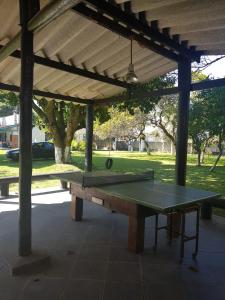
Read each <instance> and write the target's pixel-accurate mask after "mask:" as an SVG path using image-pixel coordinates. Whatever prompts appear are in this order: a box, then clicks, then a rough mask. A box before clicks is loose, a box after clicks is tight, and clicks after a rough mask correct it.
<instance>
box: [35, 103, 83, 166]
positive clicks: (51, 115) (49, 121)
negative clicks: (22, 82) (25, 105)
mask: <svg viewBox="0 0 225 300" xmlns="http://www.w3.org/2000/svg"><path fill="white" fill-rule="evenodd" d="M33 110H34V111H35V113H36V114H37V116H38V118H37V119H36V122H37V124H38V126H39V127H40V128H42V129H44V130H45V131H46V132H47V133H48V134H49V135H50V136H51V138H52V139H53V142H54V145H55V161H56V163H70V162H71V155H70V150H71V142H72V140H73V137H74V133H75V131H76V130H77V129H80V128H81V127H82V125H83V121H84V115H85V113H84V107H83V106H81V105H74V104H73V103H64V102H56V101H54V100H51V101H48V100H46V99H45V98H42V99H40V100H38V101H37V100H34V101H33Z"/></svg>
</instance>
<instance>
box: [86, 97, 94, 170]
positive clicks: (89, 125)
mask: <svg viewBox="0 0 225 300" xmlns="http://www.w3.org/2000/svg"><path fill="white" fill-rule="evenodd" d="M93 122H94V103H92V102H89V103H88V104H87V110H86V152H85V171H88V172H91V171H92V144H93Z"/></svg>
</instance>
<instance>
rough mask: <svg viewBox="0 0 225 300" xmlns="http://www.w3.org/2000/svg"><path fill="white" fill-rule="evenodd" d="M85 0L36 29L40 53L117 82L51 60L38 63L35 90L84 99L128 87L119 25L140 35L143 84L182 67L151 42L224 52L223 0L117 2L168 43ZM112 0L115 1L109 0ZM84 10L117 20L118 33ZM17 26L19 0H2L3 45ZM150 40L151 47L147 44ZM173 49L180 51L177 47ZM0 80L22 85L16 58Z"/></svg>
mask: <svg viewBox="0 0 225 300" xmlns="http://www.w3.org/2000/svg"><path fill="white" fill-rule="evenodd" d="M48 2H50V1H47V0H42V1H41V8H43V7H44V6H45V5H46V4H48ZM84 2H85V3H86V4H87V6H85V5H84V3H81V4H78V6H77V8H76V7H74V8H73V9H71V10H68V11H67V12H65V13H64V14H63V15H61V16H60V17H58V18H57V19H55V20H54V21H53V22H51V23H50V24H48V25H47V26H46V27H45V28H44V29H42V30H40V31H38V32H35V39H34V51H35V55H37V56H38V57H44V58H48V59H50V60H51V61H52V60H53V61H57V62H59V63H61V65H70V66H73V67H76V68H74V69H73V71H74V70H75V69H76V70H77V69H78V68H79V69H82V70H86V71H89V72H88V73H87V74H89V75H91V74H93V75H95V74H96V73H97V74H100V75H101V76H102V77H101V78H103V77H106V78H112V79H114V80H115V79H116V80H115V82H114V83H115V84H110V83H106V82H101V81H98V80H94V79H91V76H89V78H87V77H84V76H80V75H75V74H73V72H72V70H71V71H70V72H69V73H68V72H65V71H63V70H62V68H61V69H60V70H59V69H58V70H56V69H54V68H52V67H49V64H50V63H49V61H48V63H46V64H45V65H43V63H40V62H39V63H36V64H35V72H34V89H36V90H41V91H47V92H52V93H57V94H61V95H68V96H73V97H79V98H84V99H102V98H103V99H104V98H107V97H109V96H112V95H116V94H118V93H120V92H121V91H123V90H124V87H126V83H125V82H124V76H125V74H126V73H127V68H128V64H129V62H130V42H129V38H130V37H125V34H124V33H123V30H122V32H121V34H118V26H120V27H122V29H123V28H124V31H126V30H131V32H132V34H134V35H137V34H138V38H137V39H136V38H135V36H134V43H133V46H134V48H133V61H134V65H135V72H136V73H137V75H138V77H139V80H140V82H146V81H149V80H150V79H153V78H154V77H157V76H159V75H163V74H166V73H167V72H169V71H172V70H174V69H176V68H177V62H176V59H169V58H168V57H167V58H166V57H163V56H161V55H160V54H158V53H155V52H154V49H152V48H151V47H152V46H151V43H152V42H154V43H155V45H156V48H157V47H159V48H160V49H161V48H162V49H165V51H167V52H168V53H169V52H170V51H171V47H169V46H168V43H167V39H166V38H168V39H169V41H172V42H174V43H176V45H178V46H179V47H180V48H179V49H181V50H182V49H185V51H186V52H188V51H189V50H190V51H193V52H196V53H198V52H197V51H198V50H199V51H201V54H205V55H210V54H224V53H225V1H224V0H215V1H211V0H202V1H196V0H152V1H148V0H132V1H124V0H117V1H116V2H117V4H121V5H120V6H115V7H116V8H118V9H121V11H122V12H124V13H130V12H133V13H134V14H132V15H131V16H132V17H133V18H136V19H137V20H138V21H141V24H143V25H147V26H149V28H150V29H152V28H153V33H157V34H158V35H157V37H159V38H160V37H165V43H163V41H162V42H161V43H160V42H158V41H157V40H156V41H155V40H154V39H153V38H152V39H150V38H149V36H148V35H146V33H145V32H144V33H143V32H141V33H140V32H137V27H135V28H132V27H129V28H128V27H127V25H128V24H124V23H123V22H121V19H120V16H118V18H117V20H116V21H115V18H114V19H113V18H112V16H110V17H109V15H107V13H106V11H105V10H104V7H103V8H102V10H101V12H100V11H99V10H96V8H95V3H96V2H99V3H100V2H101V1H84ZM107 3H109V5H112V4H111V2H110V1H109V2H107ZM84 8H87V11H88V10H90V11H93V12H94V13H95V15H96V16H95V17H96V18H99V19H98V20H100V21H102V22H103V21H104V17H106V18H107V19H109V20H111V22H114V24H115V28H113V31H114V32H112V31H110V30H109V29H107V28H105V27H103V26H101V25H98V24H97V23H96V22H93V21H92V20H90V16H92V17H93V15H91V14H90V13H89V15H88V13H86V17H85V16H84V13H83V12H84V11H85V10H84ZM82 9H83V10H82ZM103 13H104V15H103ZM81 14H82V15H81ZM87 15H88V18H87ZM101 17H103V20H102V19H101ZM114 17H115V16H114ZM95 21H97V20H96V19H95ZM18 24H19V8H18V1H16V0H3V1H0V27H1V30H0V45H2V46H3V45H5V44H7V43H8V41H10V40H11V39H13V37H14V36H15V35H16V33H17V32H19V30H20V26H19V25H18ZM134 24H136V23H135V22H134ZM129 26H130V24H129ZM106 27H107V26H106ZM127 28H128V29H127ZM154 30H155V31H154ZM139 35H140V40H139ZM143 38H144V39H146V40H147V43H146V44H144V43H142V39H143ZM137 40H138V41H137ZM140 41H141V42H140ZM148 41H149V45H150V46H149V47H145V46H146V45H148ZM172 42H171V43H172ZM176 45H175V46H176ZM172 46H173V44H172ZM193 46H194V47H193ZM174 48H175V47H174ZM156 52H157V51H156ZM167 52H166V53H167ZM171 53H174V55H179V51H177V50H176V49H173V52H171ZM14 56H16V55H14ZM36 62H38V59H37V61H36ZM47 65H48V66H47ZM90 72H91V73H90ZM78 73H79V72H78ZM106 81H107V80H106ZM0 82H2V83H7V84H12V85H16V86H19V85H20V60H19V59H18V58H15V57H12V56H11V57H8V58H7V59H5V60H4V61H2V62H1V63H0ZM120 83H121V86H119V85H120ZM123 85H124V86H123Z"/></svg>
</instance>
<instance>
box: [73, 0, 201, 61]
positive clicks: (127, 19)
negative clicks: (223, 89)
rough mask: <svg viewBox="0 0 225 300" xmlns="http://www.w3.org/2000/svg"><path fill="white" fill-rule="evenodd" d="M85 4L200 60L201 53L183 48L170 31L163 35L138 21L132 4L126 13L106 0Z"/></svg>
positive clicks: (188, 56) (126, 6) (185, 54)
mask: <svg viewBox="0 0 225 300" xmlns="http://www.w3.org/2000/svg"><path fill="white" fill-rule="evenodd" d="M85 2H86V3H88V4H90V5H91V6H93V7H94V8H95V9H97V10H100V11H101V12H103V13H105V14H107V15H108V16H110V17H111V18H115V19H116V20H117V21H119V22H121V23H123V24H124V25H126V26H127V27H128V28H130V29H131V30H132V29H133V30H135V31H138V32H140V34H143V35H145V36H147V37H148V38H150V39H151V40H153V41H155V42H158V43H160V44H162V45H165V46H166V47H167V48H168V49H173V50H174V51H176V52H177V53H178V54H179V55H181V56H183V57H187V58H190V59H192V60H199V58H200V56H201V53H200V52H197V51H193V50H192V49H190V48H188V47H186V48H183V47H182V46H181V44H180V43H179V42H177V41H175V40H173V39H172V38H170V36H169V35H168V30H167V32H166V33H162V32H160V31H159V30H158V29H157V28H153V27H151V26H149V25H148V23H146V22H143V21H141V19H138V18H137V17H136V16H135V14H133V13H132V12H131V11H130V10H129V7H130V2H128V4H127V5H125V8H126V9H125V11H123V10H122V9H121V8H119V7H118V6H117V5H113V4H111V3H109V2H106V1H105V0H86V1H85ZM80 6H81V7H82V6H84V5H83V4H82V3H81V4H79V5H78V7H80ZM153 51H154V50H153Z"/></svg>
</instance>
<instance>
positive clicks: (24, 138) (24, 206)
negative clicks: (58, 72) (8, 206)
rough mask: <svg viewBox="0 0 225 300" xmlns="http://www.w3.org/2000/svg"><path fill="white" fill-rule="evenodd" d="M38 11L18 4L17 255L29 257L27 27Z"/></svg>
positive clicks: (34, 5)
mask: <svg viewBox="0 0 225 300" xmlns="http://www.w3.org/2000/svg"><path fill="white" fill-rule="evenodd" d="M39 9H40V6H39V1H38V0H20V24H21V86H20V130H19V131H20V140H19V143H20V162H19V167H20V169H19V203H20V209H19V255H20V256H28V255H30V254H31V177H32V147H31V145H32V93H33V68H34V59H33V33H32V32H30V31H29V30H28V28H27V23H28V21H29V20H30V18H32V17H33V16H34V15H35V14H36V13H37V12H38V10H39Z"/></svg>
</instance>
